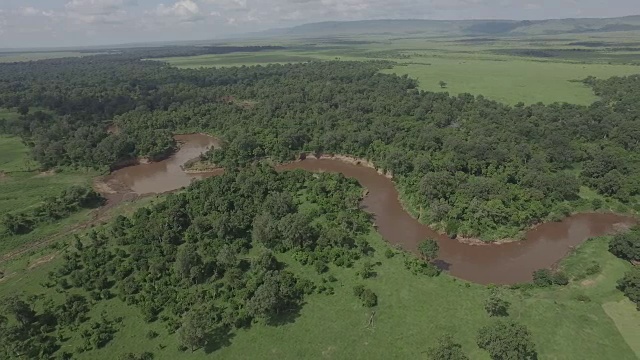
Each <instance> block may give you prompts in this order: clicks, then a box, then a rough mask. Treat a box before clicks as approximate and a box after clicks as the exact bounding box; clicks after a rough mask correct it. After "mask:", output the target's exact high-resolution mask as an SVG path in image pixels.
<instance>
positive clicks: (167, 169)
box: [110, 134, 634, 284]
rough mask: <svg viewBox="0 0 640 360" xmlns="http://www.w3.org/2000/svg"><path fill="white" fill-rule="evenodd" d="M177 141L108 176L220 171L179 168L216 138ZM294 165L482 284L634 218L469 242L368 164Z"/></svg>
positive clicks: (594, 219)
mask: <svg viewBox="0 0 640 360" xmlns="http://www.w3.org/2000/svg"><path fill="white" fill-rule="evenodd" d="M176 140H177V141H178V142H180V143H181V144H182V146H181V147H180V149H179V151H178V152H177V153H176V154H175V155H173V156H171V157H170V158H168V159H166V160H164V161H160V162H157V163H152V164H140V165H136V166H131V167H127V168H124V169H120V170H117V171H115V172H113V173H112V175H111V176H110V178H111V180H115V181H118V182H120V183H122V184H124V185H125V186H127V187H128V188H130V189H131V190H132V191H133V192H135V193H138V194H151V193H164V192H168V191H172V190H176V189H179V188H181V187H183V186H187V185H189V183H190V182H191V181H193V180H194V179H201V178H204V177H207V176H214V175H218V174H220V173H221V172H214V173H208V174H197V175H194V174H187V173H185V172H184V171H183V170H182V167H181V166H182V165H184V164H185V163H186V162H187V161H189V160H191V159H193V158H196V157H197V156H198V155H200V154H201V153H203V152H205V151H206V150H208V149H209V148H211V147H212V146H217V145H218V141H217V140H216V139H215V138H212V137H209V136H206V135H200V134H194V135H179V136H176ZM293 169H303V170H307V171H313V172H321V171H326V172H333V173H341V174H343V175H344V176H346V177H350V178H354V179H356V180H357V181H358V182H359V183H360V184H361V185H362V186H363V187H365V188H367V189H368V193H367V195H366V196H365V197H364V199H363V200H362V204H361V205H362V207H363V209H364V210H365V211H367V212H369V213H371V214H373V215H374V217H375V224H376V227H377V230H378V232H379V233H380V235H382V237H383V238H384V239H385V240H386V241H388V242H389V243H391V244H393V245H400V246H402V247H403V248H404V249H406V250H409V251H414V252H415V251H416V250H417V246H418V244H419V243H420V242H421V241H422V240H425V239H427V238H433V239H436V240H438V242H439V244H440V254H439V259H438V264H439V265H440V266H441V267H442V268H444V269H445V270H447V271H448V272H449V273H450V274H451V275H453V276H455V277H458V278H461V279H464V280H468V281H472V282H475V283H481V284H490V283H491V284H514V283H519V282H526V281H530V280H531V276H532V273H533V271H534V270H537V269H541V268H548V267H551V266H553V265H554V264H556V263H557V262H558V261H560V260H561V259H562V258H564V257H565V256H566V255H567V254H568V253H569V252H570V251H571V249H572V248H573V247H575V246H576V245H579V244H581V243H582V242H584V241H585V240H586V239H588V238H591V237H595V236H602V235H605V234H608V233H611V232H612V231H614V230H615V229H616V228H617V227H618V226H620V225H624V226H630V225H632V224H633V223H634V219H633V218H631V217H627V216H622V215H617V214H610V213H586V214H577V215H573V216H570V217H568V218H566V219H565V220H563V221H561V222H553V223H545V224H541V225H539V226H537V227H535V228H534V229H532V230H530V231H528V232H527V233H526V236H525V239H524V240H522V241H516V242H510V243H505V244H491V245H471V244H466V243H462V242H459V241H457V240H453V239H449V238H448V237H446V236H443V235H440V234H438V233H436V232H435V231H433V230H432V229H430V228H429V227H428V226H426V225H423V224H421V223H420V222H419V221H417V220H416V219H414V218H413V217H412V216H411V215H410V214H409V213H407V212H406V211H405V210H404V208H403V207H402V204H401V203H400V200H399V197H398V191H397V190H396V188H395V186H394V183H393V181H392V180H390V179H389V178H387V177H385V176H384V175H381V174H379V173H378V172H377V171H376V170H374V169H372V168H369V167H366V166H362V165H356V164H352V163H348V162H344V161H341V160H338V159H307V160H304V161H299V162H293V163H289V164H286V165H282V166H279V167H278V170H282V171H286V170H293Z"/></svg>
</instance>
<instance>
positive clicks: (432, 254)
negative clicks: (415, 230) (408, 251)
mask: <svg viewBox="0 0 640 360" xmlns="http://www.w3.org/2000/svg"><path fill="white" fill-rule="evenodd" d="M418 251H419V252H420V255H422V258H423V259H424V260H425V261H431V260H435V259H436V258H437V257H438V251H440V246H439V245H438V242H437V241H435V240H432V239H428V240H425V241H423V242H421V243H420V244H419V245H418Z"/></svg>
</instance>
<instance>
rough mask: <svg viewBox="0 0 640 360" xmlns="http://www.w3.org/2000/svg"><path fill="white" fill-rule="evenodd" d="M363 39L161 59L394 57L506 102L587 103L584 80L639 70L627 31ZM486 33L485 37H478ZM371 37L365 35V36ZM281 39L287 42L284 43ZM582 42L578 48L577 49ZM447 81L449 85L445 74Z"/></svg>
mask: <svg viewBox="0 0 640 360" xmlns="http://www.w3.org/2000/svg"><path fill="white" fill-rule="evenodd" d="M357 39H360V40H363V42H364V43H365V44H359V45H349V46H344V45H342V46H341V45H335V44H328V43H320V44H316V45H313V46H312V45H308V44H306V43H304V42H301V41H300V40H298V41H295V40H291V43H289V44H288V45H289V46H290V48H289V49H286V50H274V51H264V52H260V53H233V54H224V55H204V56H194V57H175V58H165V59H159V60H160V61H166V62H168V63H170V64H172V65H175V66H177V67H180V68H199V67H226V66H243V65H245V66H251V65H261V64H263V65H264V64H274V63H280V64H281V63H296V62H305V61H310V60H335V59H340V60H374V59H377V60H390V61H394V62H396V63H397V64H398V65H397V66H396V67H394V68H393V69H391V70H385V71H384V72H385V73H395V74H398V75H405V74H407V75H409V76H410V77H412V78H415V79H417V80H418V81H419V82H420V87H421V88H422V89H424V90H429V91H448V92H449V93H451V94H453V95H457V94H459V93H471V94H474V95H483V96H484V97H486V98H489V99H492V100H497V101H500V102H504V103H508V104H516V103H518V102H523V103H525V104H534V103H537V102H543V103H553V102H568V103H574V104H582V105H588V104H591V103H592V102H594V101H595V100H597V98H596V96H595V95H594V94H593V92H592V91H591V89H590V88H589V87H587V86H585V85H584V84H582V83H580V82H579V81H580V80H582V79H584V78H586V77H587V76H595V77H599V78H608V77H612V76H624V75H630V74H636V73H640V66H638V65H640V48H639V49H638V50H637V51H626V52H622V51H618V50H620V49H627V48H629V47H628V46H627V45H626V44H627V41H629V39H626V38H615V37H614V38H607V37H602V36H600V37H598V38H596V39H595V40H594V39H593V38H590V37H585V36H576V37H575V38H567V37H566V36H563V37H562V38H554V37H535V38H514V39H508V38H505V39H500V40H487V41H478V39H465V38H450V39H449V38H447V39H437V38H403V39H389V38H380V37H371V38H369V37H364V38H357ZM481 40H482V39H481ZM596 40H597V41H600V42H612V41H616V42H618V43H619V48H615V49H612V48H596V49H593V48H589V47H586V46H582V45H572V44H582V43H587V44H589V42H590V41H591V42H594V41H596ZM367 42H368V43H367ZM280 45H285V46H286V45H287V44H286V43H283V44H280ZM578 50H579V51H578ZM441 80H442V81H445V82H447V84H448V86H447V87H446V88H445V89H442V88H440V86H439V84H438V83H439V82H440V81H441Z"/></svg>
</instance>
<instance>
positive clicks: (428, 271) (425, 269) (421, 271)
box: [404, 255, 441, 277]
mask: <svg viewBox="0 0 640 360" xmlns="http://www.w3.org/2000/svg"><path fill="white" fill-rule="evenodd" d="M404 266H405V268H407V269H408V270H410V271H411V272H412V273H413V274H415V275H426V276H429V277H435V276H438V275H440V272H441V271H440V269H439V268H438V267H437V266H435V265H433V264H432V263H429V262H426V261H424V260H421V259H418V258H416V257H413V256H411V255H407V256H406V257H405V259H404Z"/></svg>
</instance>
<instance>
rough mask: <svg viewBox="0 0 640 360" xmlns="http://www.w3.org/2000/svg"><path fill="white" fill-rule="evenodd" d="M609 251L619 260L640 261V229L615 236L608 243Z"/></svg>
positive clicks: (635, 228)
mask: <svg viewBox="0 0 640 360" xmlns="http://www.w3.org/2000/svg"><path fill="white" fill-rule="evenodd" d="M609 251H610V252H611V253H612V254H613V255H615V256H617V257H619V258H621V259H625V260H629V261H640V227H638V226H636V227H634V228H632V229H631V230H630V231H628V232H624V233H618V234H615V235H614V236H613V238H612V239H611V241H610V242H609Z"/></svg>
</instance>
